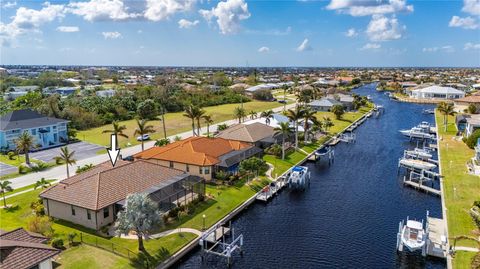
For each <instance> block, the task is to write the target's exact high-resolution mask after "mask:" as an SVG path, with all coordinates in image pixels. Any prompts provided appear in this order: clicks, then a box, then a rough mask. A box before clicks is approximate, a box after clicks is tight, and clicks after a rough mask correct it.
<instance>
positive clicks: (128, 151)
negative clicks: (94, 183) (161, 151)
mask: <svg viewBox="0 0 480 269" xmlns="http://www.w3.org/2000/svg"><path fill="white" fill-rule="evenodd" d="M293 107H295V104H290V105H287V109H290V108H293ZM282 110H283V106H281V107H277V108H275V109H273V111H275V112H279V111H282ZM224 123H226V124H227V125H232V124H235V123H238V120H235V119H234V120H228V121H224V122H221V123H218V124H214V125H212V126H210V131H211V132H214V131H216V130H217V126H218V125H220V124H224ZM206 132H207V128H206V127H203V128H202V129H201V133H206ZM175 136H180V137H182V138H188V137H190V136H192V131H188V132H184V133H180V134H177V135H172V136H170V137H169V138H170V140H171V141H173V139H174V138H175ZM154 144H155V141H148V142H146V143H145V149H147V148H151V147H153V145H154ZM141 150H142V147H141V145H135V146H131V147H128V148H123V149H121V151H120V154H121V155H122V156H123V157H126V156H129V155H133V154H136V153H138V152H140V151H141ZM76 159H77V164H76V165H75V166H74V167H71V169H70V175H73V174H75V170H76V166H83V165H85V164H93V165H97V164H99V163H102V162H106V161H108V160H109V158H108V155H107V154H101V155H95V156H92V157H89V158H85V159H80V158H78V156H77V158H76ZM42 177H44V178H46V179H57V180H58V179H64V178H66V177H67V172H66V168H65V165H61V166H56V167H53V168H51V169H49V170H46V171H42V172H38V173H30V174H27V175H24V176H20V177H17V178H14V179H11V180H10V181H11V182H12V184H11V186H12V188H14V189H16V188H21V187H24V186H27V185H31V184H34V183H35V182H36V181H37V180H39V179H40V178H42Z"/></svg>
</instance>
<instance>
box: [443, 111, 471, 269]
mask: <svg viewBox="0 0 480 269" xmlns="http://www.w3.org/2000/svg"><path fill="white" fill-rule="evenodd" d="M436 119H437V128H438V130H439V135H440V136H441V140H440V142H439V144H440V156H441V161H442V163H441V165H442V174H443V176H444V181H443V182H444V195H445V203H446V207H447V221H448V231H449V236H450V237H451V238H453V237H456V236H460V235H468V236H474V233H473V232H474V231H475V229H477V228H476V226H475V224H474V222H473V220H472V217H471V216H470V215H469V213H468V211H469V210H470V208H471V207H472V205H473V202H474V201H475V200H478V199H479V198H480V177H478V176H474V175H470V174H468V171H467V166H466V164H467V162H468V161H469V160H470V159H471V158H472V157H473V156H474V154H475V152H474V150H472V149H470V148H468V147H467V145H465V143H463V142H462V141H457V140H454V139H453V137H454V135H455V133H456V127H455V125H454V122H455V121H454V118H453V117H450V118H449V125H448V130H447V132H445V130H444V125H443V116H441V115H440V114H439V113H437V114H436ZM457 245H464V246H475V245H474V244H473V243H471V242H469V241H462V242H460V243H457ZM457 268H462V267H457Z"/></svg>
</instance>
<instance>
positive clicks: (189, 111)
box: [183, 105, 197, 136]
mask: <svg viewBox="0 0 480 269" xmlns="http://www.w3.org/2000/svg"><path fill="white" fill-rule="evenodd" d="M183 116H184V117H186V118H189V119H190V120H192V133H193V136H196V135H197V134H196V132H195V118H196V115H195V106H194V105H188V106H186V107H185V113H183Z"/></svg>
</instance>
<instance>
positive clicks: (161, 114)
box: [160, 105, 167, 139]
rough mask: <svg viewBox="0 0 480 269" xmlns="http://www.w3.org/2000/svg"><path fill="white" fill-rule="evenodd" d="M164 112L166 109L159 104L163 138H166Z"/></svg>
mask: <svg viewBox="0 0 480 269" xmlns="http://www.w3.org/2000/svg"><path fill="white" fill-rule="evenodd" d="M165 113H166V109H165V107H164V106H163V105H161V106H160V121H161V122H162V128H163V139H167V127H166V125H165Z"/></svg>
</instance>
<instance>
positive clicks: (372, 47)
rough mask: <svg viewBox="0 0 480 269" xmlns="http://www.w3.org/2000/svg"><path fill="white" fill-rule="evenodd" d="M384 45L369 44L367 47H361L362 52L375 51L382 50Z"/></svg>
mask: <svg viewBox="0 0 480 269" xmlns="http://www.w3.org/2000/svg"><path fill="white" fill-rule="evenodd" d="M381 47H382V45H380V44H377V43H367V44H365V46H363V47H361V48H360V50H375V49H379V48H381Z"/></svg>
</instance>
